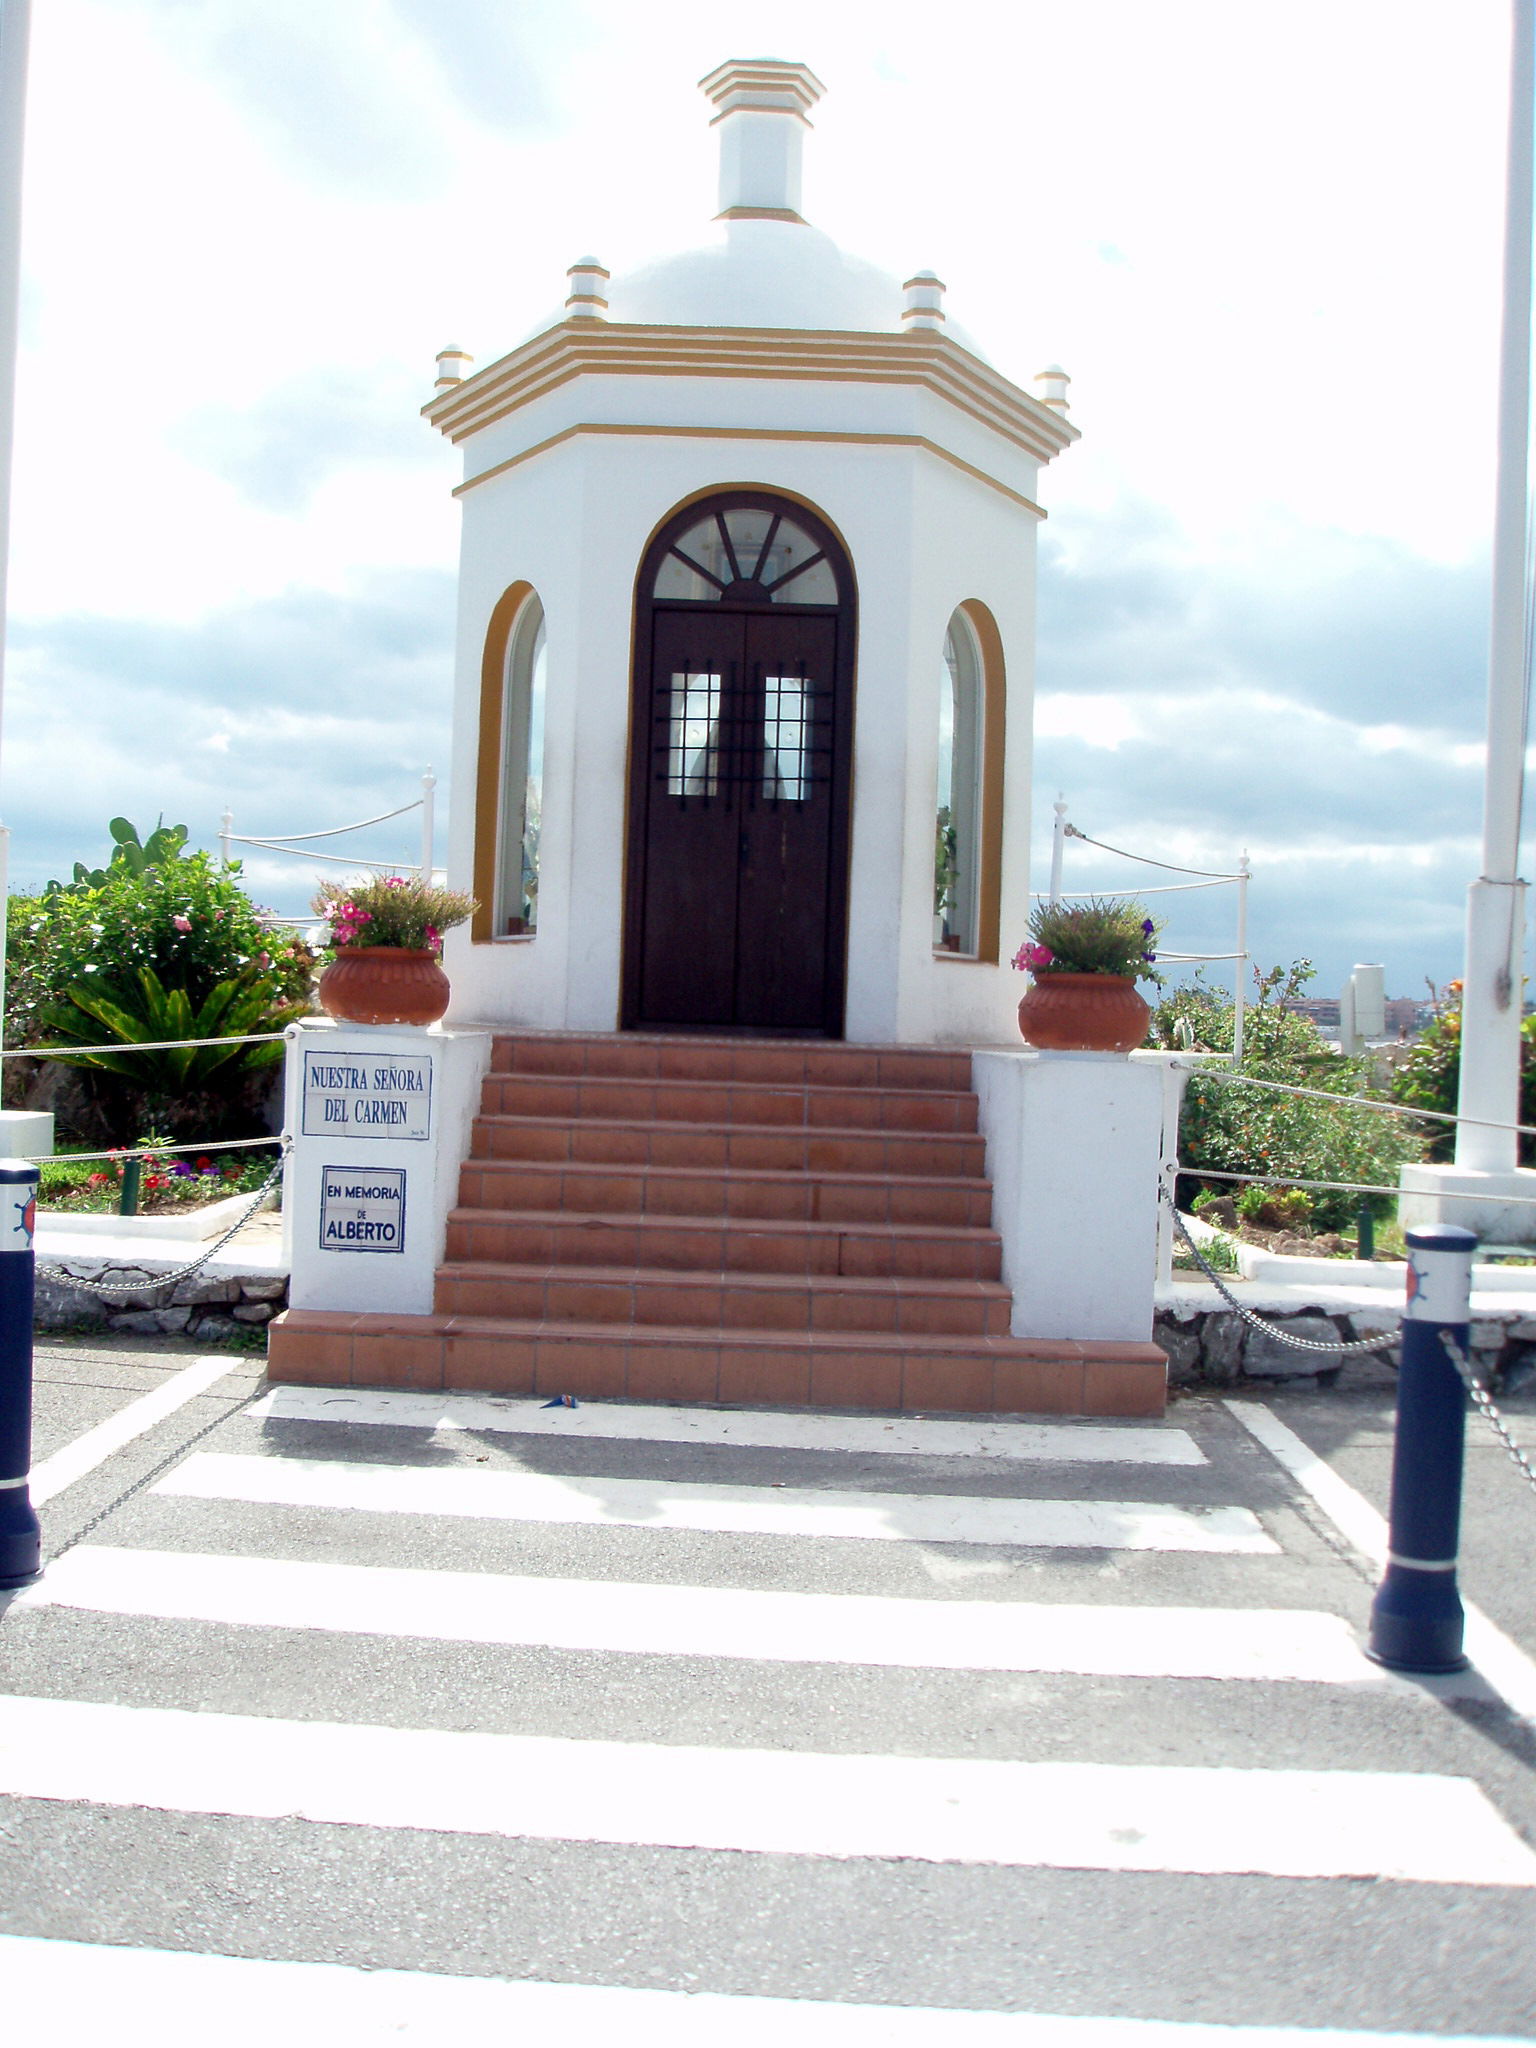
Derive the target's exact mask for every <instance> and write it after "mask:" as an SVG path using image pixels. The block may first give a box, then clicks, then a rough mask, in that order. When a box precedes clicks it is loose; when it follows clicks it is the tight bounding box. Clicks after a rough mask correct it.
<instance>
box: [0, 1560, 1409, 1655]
mask: <svg viewBox="0 0 1536 2048" xmlns="http://www.w3.org/2000/svg"><path fill="white" fill-rule="evenodd" d="M29 1607H70V1608H82V1609H87V1610H90V1611H92V1612H96V1613H106V1614H131V1615H144V1616H154V1617H156V1618H157V1619H161V1620H178V1621H206V1622H216V1623H220V1624H224V1625H234V1626H241V1627H254V1628H302V1629H325V1630H330V1631H333V1632H335V1633H337V1634H346V1635H376V1636H397V1637H400V1638H402V1639H409V1640H416V1641H420V1640H428V1641H438V1642H460V1643H507V1644H532V1645H538V1646H540V1647H543V1648H551V1649H564V1650H597V1651H615V1652H621V1653H631V1654H640V1655H651V1656H675V1657H736V1658H762V1659H764V1660H767V1661H776V1662H783V1663H804V1664H814V1663H825V1664H863V1665H880V1666H895V1667H904V1668H921V1669H929V1670H945V1671H1031V1672H1076V1673H1083V1674H1088V1675H1093V1676H1104V1677H1119V1678H1127V1677H1133V1678H1214V1679H1256V1680H1263V1679H1268V1680H1300V1681H1304V1682H1310V1683H1314V1684H1323V1685H1355V1686H1368V1687H1371V1688H1374V1689H1378V1690H1379V1689H1381V1688H1383V1687H1385V1686H1391V1685H1394V1684H1396V1683H1397V1681H1394V1680H1392V1679H1390V1678H1389V1677H1388V1675H1387V1674H1386V1673H1385V1672H1383V1671H1382V1670H1381V1669H1380V1668H1379V1667H1378V1666H1377V1665H1374V1664H1372V1663H1371V1662H1370V1661H1369V1660H1368V1659H1367V1658H1366V1657H1365V1656H1364V1655H1363V1654H1362V1652H1361V1651H1360V1650H1359V1649H1358V1648H1357V1647H1356V1646H1355V1642H1354V1639H1353V1637H1352V1635H1351V1633H1350V1630H1349V1627H1348V1625H1347V1624H1346V1623H1345V1622H1344V1621H1343V1620H1342V1619H1341V1618H1340V1617H1339V1616H1338V1615H1333V1614H1317V1613H1306V1612H1297V1611H1295V1610H1291V1609H1279V1610H1275V1611H1273V1612H1267V1611H1264V1610H1261V1609H1219V1608H1218V1609H1210V1608H1187V1607H1184V1608H1181V1607H1109V1606H1067V1605H1038V1604H1036V1605H1032V1604H1026V1603H1024V1602H1021V1601H979V1600H904V1599H890V1598H885V1597H883V1596H882V1597H866V1596H864V1595H859V1594H846V1593H787V1592H776V1591H775V1592H754V1591H742V1590H737V1589H731V1588H718V1587H703V1586H668V1585H626V1584H615V1583H613V1582H611V1581H608V1580H584V1579H560V1578H518V1577H511V1576H502V1575H500V1574H497V1573H491V1572H447V1571H422V1570H404V1569H398V1568H393V1567H385V1566H379V1565H337V1564H313V1563H304V1562H295V1561H293V1560H290V1559H282V1558H261V1557H223V1556H209V1555H203V1554H200V1553H196V1552H186V1551H162V1550H122V1549H114V1548H111V1547H109V1546H107V1545H105V1544H102V1545H93V1544H81V1545H79V1546H78V1547H77V1548H76V1549H74V1550H70V1551H66V1552H65V1554H64V1555H63V1556H62V1557H60V1558H58V1559H56V1560H55V1562H54V1563H53V1564H52V1565H50V1566H49V1568H48V1574H47V1576H46V1578H45V1579H43V1580H42V1582H41V1583H40V1584H39V1585H37V1586H35V1587H33V1588H32V1589H31V1590H30V1591H28V1592H25V1593H23V1594H21V1595H20V1596H19V1597H18V1598H17V1600H16V1601H15V1602H14V1603H13V1611H15V1612H20V1611H23V1610H25V1609H27V1608H29ZM1415 1690H1416V1689H1415Z"/></svg>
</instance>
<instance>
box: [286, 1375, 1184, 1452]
mask: <svg viewBox="0 0 1536 2048" xmlns="http://www.w3.org/2000/svg"><path fill="white" fill-rule="evenodd" d="M250 1412H251V1413H252V1414H253V1415H255V1416H258V1417H262V1418H266V1417H268V1416H270V1417H272V1418H274V1419H276V1420H282V1421H292V1422H356V1423H377V1424H386V1425H389V1426H391V1427H393V1428H395V1429H432V1430H441V1429H450V1430H452V1429H472V1430H490V1431H496V1432H503V1431H504V1432H507V1433H510V1434H514V1435H518V1436H559V1437H594V1438H604V1439H615V1438H617V1439H622V1440H623V1441H625V1442H629V1443H666V1444H724V1445H726V1446H727V1447H734V1448H743V1447H745V1448H747V1449H750V1450H776V1451H778V1450H782V1451H855V1452H859V1453H866V1454H867V1453H869V1452H877V1453H879V1452H883V1453H886V1454H893V1455H896V1456H899V1457H924V1458H934V1457H944V1458H1005V1459H1006V1458H1017V1459H1021V1460H1028V1461H1031V1462H1035V1463H1051V1464H1063V1465H1103V1464H1110V1465H1117V1464H1118V1465H1204V1464H1206V1463H1207V1462H1208V1461H1207V1459H1206V1456H1205V1453H1204V1452H1203V1451H1202V1450H1201V1449H1200V1447H1199V1445H1198V1444H1196V1442H1195V1440H1194V1438H1193V1437H1192V1436H1190V1434H1189V1432H1188V1431H1187V1430H1183V1429H1169V1428H1166V1427H1163V1426H1161V1425H1158V1426H1155V1427H1151V1428H1138V1427H1135V1426H1126V1427H1123V1428H1122V1427H1115V1426H1113V1425H1106V1424H1102V1423H1073V1422H993V1421H990V1420H989V1421H986V1422H951V1421H932V1420H929V1419H928V1418H927V1417H921V1418H918V1417H913V1416H900V1417H898V1418H896V1419H895V1420H894V1421H891V1422H883V1421H881V1420H880V1419H879V1418H878V1417H875V1416H863V1415H797V1414H777V1415H776V1414H766V1413H763V1412H762V1411H759V1410H753V1409H728V1408H725V1409H722V1408H654V1407H636V1406H630V1405H626V1404H623V1403H620V1402H609V1401H602V1402H598V1403H595V1404H588V1403H583V1404H582V1406H581V1407H579V1408H548V1407H546V1406H545V1405H544V1403H543V1402H541V1401H538V1400H533V1401H519V1400H513V1399H505V1400H498V1399H496V1398H495V1397H494V1396H490V1395H482V1394H411V1393H369V1392H366V1391H364V1390H363V1389H352V1388H326V1387H273V1388H272V1389H271V1390H270V1392H268V1393H266V1394H264V1395H263V1396H262V1398H261V1399H260V1400H259V1401H258V1402H257V1403H256V1404H255V1406H254V1407H253V1408H252V1409H251V1411H250Z"/></svg>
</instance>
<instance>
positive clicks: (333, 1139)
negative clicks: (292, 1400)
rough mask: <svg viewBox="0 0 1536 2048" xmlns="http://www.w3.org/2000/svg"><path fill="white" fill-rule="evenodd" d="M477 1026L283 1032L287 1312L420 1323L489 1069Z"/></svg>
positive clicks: (316, 1026)
mask: <svg viewBox="0 0 1536 2048" xmlns="http://www.w3.org/2000/svg"><path fill="white" fill-rule="evenodd" d="M490 1057H491V1034H490V1033H489V1032H488V1031H458V1030H448V1031H444V1030H442V1029H441V1028H439V1027H438V1026H436V1025H434V1026H433V1027H432V1028H431V1029H430V1030H426V1031H421V1030H412V1029H408V1028H405V1027H401V1026H396V1025H367V1024H341V1025H336V1026H330V1025H327V1024H323V1023H318V1022H315V1023H309V1022H306V1023H305V1024H302V1025H299V1026H296V1027H295V1028H294V1029H293V1030H292V1031H290V1033H289V1034H288V1065H287V1075H286V1096H285V1104H286V1129H287V1133H288V1135H289V1136H290V1137H291V1138H292V1141H293V1149H292V1150H291V1152H290V1153H289V1155H288V1166H287V1171H286V1173H285V1175H284V1179H283V1250H284V1252H285V1254H286V1256H287V1258H288V1260H289V1272H290V1275H291V1278H290V1281H289V1290H288V1299H289V1302H290V1304H291V1306H292V1307H294V1308H309V1309H343V1310H344V1309H359V1310H369V1309H372V1310H378V1311H381V1312H385V1313H388V1312H394V1313H396V1314H400V1315H427V1314H430V1312H431V1309H432V1281H433V1275H434V1274H435V1272H436V1270H437V1268H438V1266H439V1265H441V1263H442V1259H443V1248H444V1244H445V1241H446V1238H447V1230H448V1212H449V1210H450V1209H451V1208H452V1207H453V1206H454V1203H455V1201H456V1200H457V1198H458V1185H459V1167H460V1164H461V1163H462V1161H463V1159H464V1157H465V1155H466V1153H467V1152H468V1149H469V1135H470V1125H471V1123H472V1122H473V1120H474V1117H475V1114H476V1112H477V1110H478V1109H479V1106H480V1083H481V1080H482V1077H483V1076H484V1074H485V1071H486V1068H487V1067H488V1066H489V1064H490Z"/></svg>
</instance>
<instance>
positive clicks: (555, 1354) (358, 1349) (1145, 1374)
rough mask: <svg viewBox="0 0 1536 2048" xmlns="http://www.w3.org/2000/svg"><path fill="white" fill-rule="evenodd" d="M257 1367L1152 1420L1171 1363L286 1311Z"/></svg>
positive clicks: (534, 1388) (1144, 1355)
mask: <svg viewBox="0 0 1536 2048" xmlns="http://www.w3.org/2000/svg"><path fill="white" fill-rule="evenodd" d="M267 1371H268V1376H269V1377H270V1378H271V1379H273V1380H276V1381H296V1382H300V1383H303V1384H306V1385H313V1386H341V1387H345V1386H354V1387H417V1388H422V1389H447V1390H458V1391H466V1392H467V1391H475V1392H479V1393H497V1394H514V1395H515V1394H541V1395H544V1396H551V1395H555V1394H574V1395H576V1396H577V1397H578V1398H579V1399H583V1400H603V1399H628V1400H646V1401H718V1402H723V1403H725V1404H727V1405H763V1406H774V1405H777V1406H794V1407H813V1408H874V1409H883V1410H891V1411H894V1410H899V1409H906V1410H908V1411H911V1410H918V1411H922V1412H935V1413H944V1412H950V1413H959V1414H972V1415H975V1414H1003V1415H1120V1416H1160V1415H1161V1414H1162V1413H1163V1409H1164V1405H1165V1401H1166V1392H1167V1376H1168V1361H1167V1359H1166V1358H1165V1357H1164V1355H1163V1353H1162V1352H1161V1351H1159V1350H1158V1349H1157V1347H1156V1346H1155V1345H1153V1344H1104V1343H1098V1342H1084V1343H1079V1342H1074V1341H1070V1340H1066V1339H1062V1340H1054V1339H1053V1340H1050V1341H1048V1342H1047V1341H1034V1340H1025V1339H1020V1338H1013V1337H972V1338H960V1339H955V1338H937V1337H926V1338H925V1337H920V1336H911V1337H902V1338H899V1339H892V1338H890V1337H887V1336H885V1335H878V1334H869V1335H865V1334H863V1333H857V1332H833V1331H827V1332H825V1333H815V1334H806V1335H796V1334H795V1333H793V1332H788V1331H761V1332H754V1331H747V1330H743V1331H739V1332H724V1333H722V1332H715V1331H699V1330H689V1329H676V1328H656V1329H643V1330H642V1329H635V1328H633V1327H629V1328H625V1327H622V1326H620V1327H615V1326H613V1325H611V1324H608V1325H605V1324H601V1323H594V1324H585V1325H583V1324H561V1325H553V1324H541V1323H533V1322H516V1321H511V1320H506V1321H502V1320H497V1319H495V1318H491V1317H474V1316H389V1315H353V1314H344V1313H341V1314H339V1313H334V1312H331V1311H322V1310H318V1309H290V1310H289V1311H288V1313H287V1314H286V1315H285V1316H283V1317H281V1318H280V1319H279V1320H278V1321H277V1322H275V1323H273V1324H272V1325H271V1328H270V1334H269V1343H268V1357H267Z"/></svg>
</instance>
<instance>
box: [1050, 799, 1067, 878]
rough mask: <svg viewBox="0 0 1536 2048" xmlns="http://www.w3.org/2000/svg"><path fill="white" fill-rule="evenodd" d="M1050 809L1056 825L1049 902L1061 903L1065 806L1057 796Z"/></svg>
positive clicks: (1065, 819) (1065, 837)
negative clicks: (1052, 811) (1054, 816)
mask: <svg viewBox="0 0 1536 2048" xmlns="http://www.w3.org/2000/svg"><path fill="white" fill-rule="evenodd" d="M1051 808H1052V809H1053V810H1054V811H1055V813H1056V824H1055V828H1054V832H1053V835H1052V839H1051V901H1052V902H1053V903H1059V902H1060V901H1061V859H1062V855H1063V854H1064V853H1065V852H1066V849H1067V806H1066V802H1065V800H1064V799H1063V798H1062V797H1060V796H1058V797H1057V799H1056V801H1055V803H1054V804H1053V805H1052V806H1051Z"/></svg>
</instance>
